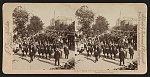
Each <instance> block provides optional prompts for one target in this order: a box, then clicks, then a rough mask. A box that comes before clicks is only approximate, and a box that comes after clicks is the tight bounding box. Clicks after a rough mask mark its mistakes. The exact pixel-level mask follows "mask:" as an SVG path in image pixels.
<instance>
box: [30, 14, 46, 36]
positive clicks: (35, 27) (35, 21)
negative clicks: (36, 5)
mask: <svg viewBox="0 0 150 77" xmlns="http://www.w3.org/2000/svg"><path fill="white" fill-rule="evenodd" d="M43 25H44V23H43V22H42V21H41V19H40V18H39V17H38V16H32V17H31V19H30V24H28V25H27V30H28V34H29V35H32V34H36V33H38V32H39V31H40V30H42V29H43Z"/></svg>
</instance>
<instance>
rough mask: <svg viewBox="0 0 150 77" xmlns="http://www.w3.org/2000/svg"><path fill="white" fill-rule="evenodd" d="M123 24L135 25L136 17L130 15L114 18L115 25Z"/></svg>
mask: <svg viewBox="0 0 150 77" xmlns="http://www.w3.org/2000/svg"><path fill="white" fill-rule="evenodd" d="M125 24H129V25H135V24H137V19H135V18H131V17H122V18H118V19H117V20H116V26H121V25H125Z"/></svg>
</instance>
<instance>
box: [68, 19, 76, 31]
mask: <svg viewBox="0 0 150 77" xmlns="http://www.w3.org/2000/svg"><path fill="white" fill-rule="evenodd" d="M67 29H68V31H69V32H74V31H75V21H74V22H72V23H71V24H69V26H68V27H67Z"/></svg>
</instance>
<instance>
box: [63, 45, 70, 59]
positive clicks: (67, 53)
mask: <svg viewBox="0 0 150 77" xmlns="http://www.w3.org/2000/svg"><path fill="white" fill-rule="evenodd" d="M64 54H65V59H68V55H69V49H68V47H64Z"/></svg>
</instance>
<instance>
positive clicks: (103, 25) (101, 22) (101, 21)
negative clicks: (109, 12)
mask: <svg viewBox="0 0 150 77" xmlns="http://www.w3.org/2000/svg"><path fill="white" fill-rule="evenodd" d="M108 25H109V24H108V21H107V20H106V18H105V17H103V16H98V17H97V18H96V22H95V25H93V26H92V29H93V31H94V33H96V34H98V33H103V32H104V31H106V30H108Z"/></svg>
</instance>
